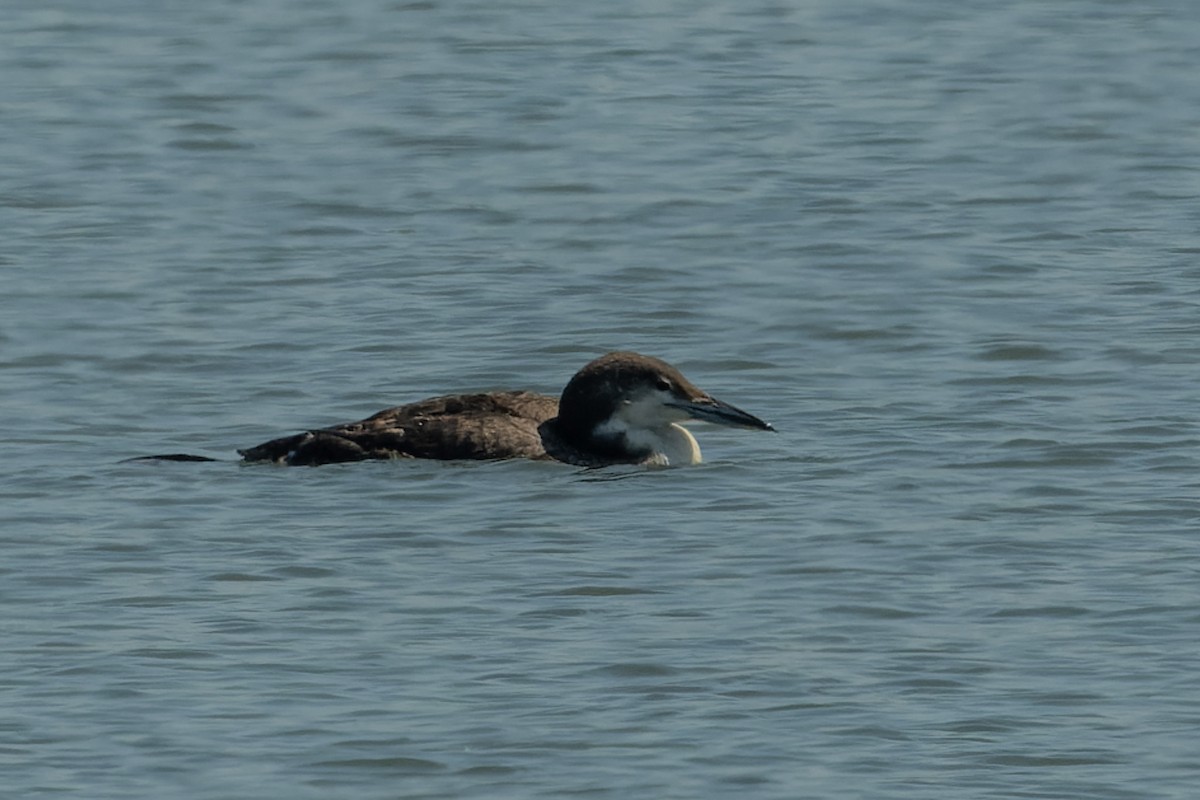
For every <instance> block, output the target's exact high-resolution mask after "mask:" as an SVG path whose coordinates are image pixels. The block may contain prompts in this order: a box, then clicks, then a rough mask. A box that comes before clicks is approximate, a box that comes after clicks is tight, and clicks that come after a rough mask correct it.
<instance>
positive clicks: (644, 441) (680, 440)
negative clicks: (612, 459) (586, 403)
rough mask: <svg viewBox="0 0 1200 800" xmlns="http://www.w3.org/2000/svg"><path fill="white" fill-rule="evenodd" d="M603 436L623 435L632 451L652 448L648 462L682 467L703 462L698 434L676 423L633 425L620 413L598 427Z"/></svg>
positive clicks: (597, 431)
mask: <svg viewBox="0 0 1200 800" xmlns="http://www.w3.org/2000/svg"><path fill="white" fill-rule="evenodd" d="M596 433H597V434H598V435H600V436H619V437H621V438H622V439H624V440H625V444H626V446H628V447H629V449H631V450H649V451H650V453H651V454H650V456H649V457H648V458H647V463H650V464H657V465H659V466H664V467H665V466H679V465H683V464H699V463H700V445H699V444H698V443H697V442H696V437H694V436H692V434H691V433H690V432H689V431H688V430H687V429H686V428H684V427H683V426H682V425H679V424H677V423H674V422H667V423H664V424H659V425H655V426H653V427H644V426H640V425H634V424H630V422H629V420H627V419H625V418H624V417H622V416H620V415H617V416H613V417H610V418H609V419H608V420H607V421H606V422H604V423H602V424H601V425H599V426H597V428H596Z"/></svg>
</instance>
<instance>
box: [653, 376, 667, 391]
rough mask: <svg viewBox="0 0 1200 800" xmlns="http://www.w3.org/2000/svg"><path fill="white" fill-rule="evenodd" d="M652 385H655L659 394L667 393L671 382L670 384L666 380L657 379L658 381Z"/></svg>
mask: <svg viewBox="0 0 1200 800" xmlns="http://www.w3.org/2000/svg"><path fill="white" fill-rule="evenodd" d="M654 385H655V386H656V387H658V390H659V391H660V392H669V391H671V382H670V381H669V380H667V379H666V378H659V379H658V380H657V381H656V382H655V383H654Z"/></svg>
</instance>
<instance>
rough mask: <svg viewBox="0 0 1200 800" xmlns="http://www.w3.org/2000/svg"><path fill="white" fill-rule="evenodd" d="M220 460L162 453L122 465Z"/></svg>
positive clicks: (124, 460) (137, 458)
mask: <svg viewBox="0 0 1200 800" xmlns="http://www.w3.org/2000/svg"><path fill="white" fill-rule="evenodd" d="M221 460H222V459H220V458H209V457H208V456H194V455H192V454H190V453H162V454H160V455H157V456H134V457H133V458H126V459H122V460H121V463H122V464H128V463H129V462H131V461H221Z"/></svg>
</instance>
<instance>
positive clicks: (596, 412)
mask: <svg viewBox="0 0 1200 800" xmlns="http://www.w3.org/2000/svg"><path fill="white" fill-rule="evenodd" d="M689 419H696V420H704V421H705V422H712V423H715V424H717V425H731V426H735V427H742V428H757V429H759V430H767V431H770V430H774V428H772V427H771V426H770V425H769V424H767V423H766V422H763V421H762V420H761V419H759V418H758V417H755V416H753V415H751V414H747V413H746V412H745V411H742V410H740V409H737V408H734V407H733V406H731V405H729V404H728V403H722V402H721V401H720V400H716V399H714V398H712V397H710V396H709V395H708V394H707V393H705V392H703V391H701V390H700V389H698V388H697V387H696V386H695V385H693V384H692V383H691V381H689V380H688V379H687V378H685V377H683V375H682V374H681V373H680V372H679V370H677V369H675V368H674V367H672V366H671V365H670V364H668V363H667V362H665V361H662V360H661V359H657V358H653V357H651V356H643V355H640V354H638V353H629V352H616V353H608V354H607V355H603V356H600V357H599V358H597V359H596V360H595V361H592V362H591V363H589V364H587V365H586V366H585V367H584V368H583V369H581V370H579V372H577V373H575V376H574V377H573V378H571V381H570V383H568V384H567V387H566V388H565V389H563V393H562V397H561V398H560V399H559V405H558V419H557V421H556V424H557V425H558V428H559V431H560V432H561V434H562V435H563V437H564V438H566V439H568V440H570V441H572V442H573V443H575V444H576V445H577V446H580V447H588V448H591V449H607V450H614V451H624V452H625V453H626V454H627V455H629V456H632V457H639V456H646V455H652V454H653V453H655V452H656V451H657V448H656V442H657V441H659V440H662V439H663V438H664V437H665V438H668V439H670V438H672V437H675V436H677V435H678V434H677V433H675V432H674V431H678V430H680V429H679V427H678V425H676V424H675V423H679V422H683V421H684V420H689ZM683 435H686V436H687V438H688V439H689V440H691V441H692V442H693V444H694V440H692V439H691V437H690V435H687V434H686V431H684V432H683ZM695 460H697V461H698V460H699V448H698V447H697V448H696V453H695Z"/></svg>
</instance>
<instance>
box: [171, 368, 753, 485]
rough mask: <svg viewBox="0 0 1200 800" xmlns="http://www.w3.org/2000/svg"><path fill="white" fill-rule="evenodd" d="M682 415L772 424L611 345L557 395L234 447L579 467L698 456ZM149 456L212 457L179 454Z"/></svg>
mask: <svg viewBox="0 0 1200 800" xmlns="http://www.w3.org/2000/svg"><path fill="white" fill-rule="evenodd" d="M685 420H701V421H704V422H712V423H716V424H717V425H728V426H733V427H740V428H754V429H758V430H766V431H774V430H775V429H774V428H773V427H772V426H771V425H770V424H769V423H766V422H763V421H762V420H761V419H759V418H758V417H755V416H753V415H752V414H748V413H746V412H745V411H742V410H741V409H738V408H734V407H733V406H731V405H729V404H728V403H723V402H721V401H720V400H716V399H714V398H713V397H711V396H710V395H708V394H706V393H705V392H703V391H701V390H700V389H698V388H696V386H694V385H693V384H692V383H691V382H690V381H688V379H687V378H685V377H683V375H682V374H681V373H680V372H679V370H677V369H675V368H674V367H672V366H671V365H670V364H668V363H666V362H665V361H662V360H660V359H657V358H653V357H651V356H644V355H640V354H638V353H631V352H614V353H608V354H606V355H603V356H600V357H599V358H597V359H595V360H594V361H591V362H590V363H588V364H587V365H585V366H584V367H583V369H581V370H579V371H578V372H577V373H575V375H574V377H572V378H571V380H570V382H569V383H567V386H566V388H565V389H563V392H562V395H561V396H560V397H559V398H557V399H556V398H554V397H549V396H547V395H542V394H536V393H534V392H524V391H516V392H491V393H487V394H462V395H446V396H443V397H432V398H429V399H427V400H420V401H417V402H415V403H409V404H407V405H402V406H396V407H395V408H388V409H385V410H383V411H380V412H379V413H378V414H375V415H373V416H370V417H367V418H366V419H364V420H360V421H358V422H350V423H346V424H344V425H335V426H333V427H330V428H319V429H313V430H307V431H304V432H302V433H297V434H294V435H292V436H284V437H281V438H278V439H272V440H270V441H268V442H264V443H262V444H260V445H258V446H256V447H248V448H246V449H244V450H238V453H239V454H241V456H242V459H243V460H244V461H248V462H273V463H276V464H285V465H289V466H316V465H319V464H334V463H339V462H347V461H364V460H368V459H390V458H432V459H443V460H451V459H510V458H526V459H537V460H552V461H561V462H564V463H567V464H574V465H578V466H584V467H599V466H607V465H611V464H646V465H659V466H670V465H681V464H698V463H700V460H701V458H700V445H699V444H697V442H696V439H695V437H694V436H692V434H691V433H690V432H689V431H688V430H687V429H686V428H684V427H683V426H682V425H680V424H679V423H681V422H683V421H685ZM149 458H151V459H154V458H157V459H166V460H174V461H203V460H210V459H207V458H205V457H202V456H188V455H183V454H173V455H166V456H150V457H149Z"/></svg>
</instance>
